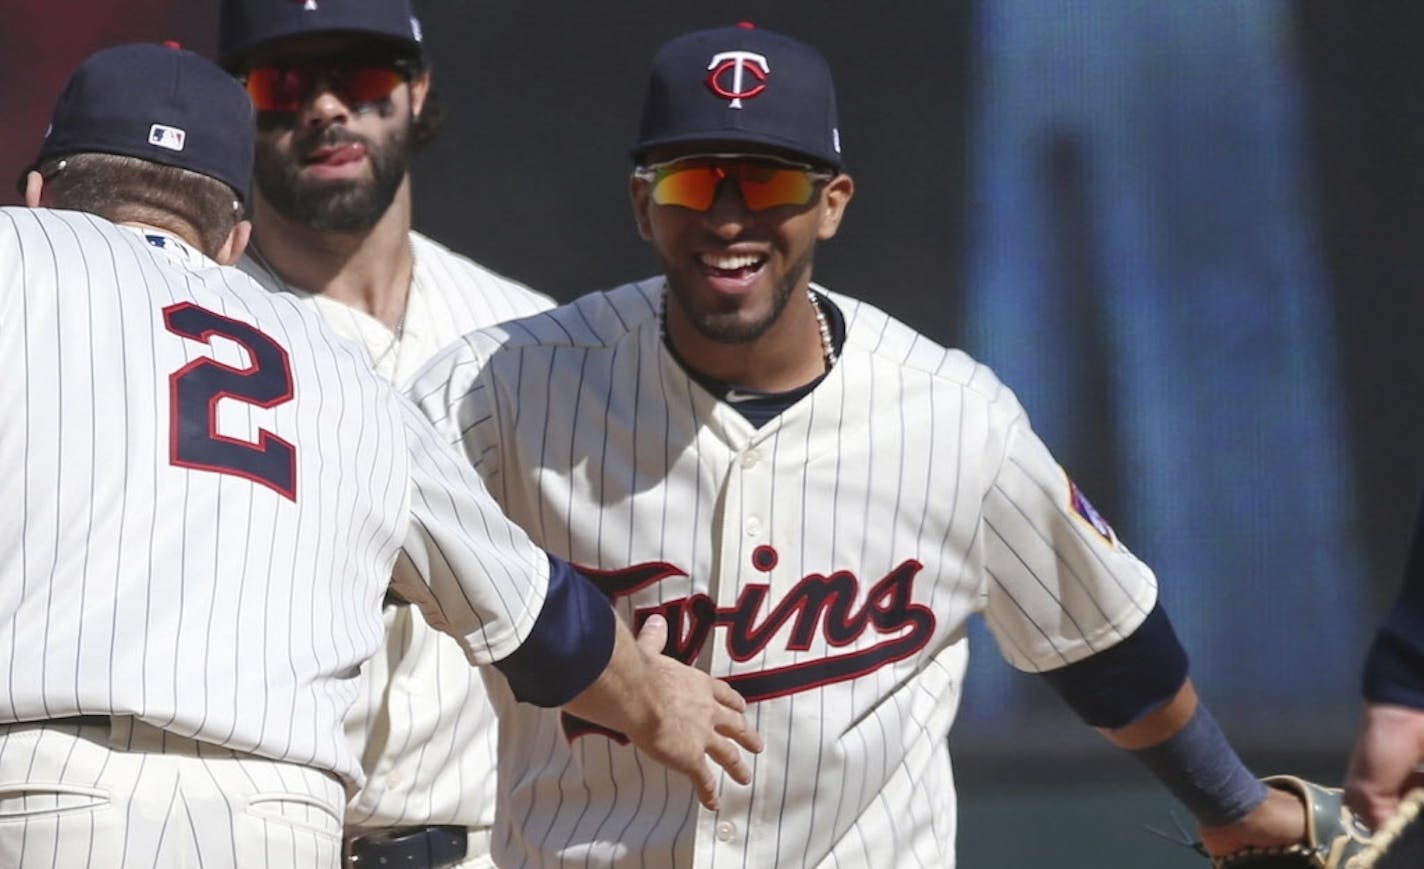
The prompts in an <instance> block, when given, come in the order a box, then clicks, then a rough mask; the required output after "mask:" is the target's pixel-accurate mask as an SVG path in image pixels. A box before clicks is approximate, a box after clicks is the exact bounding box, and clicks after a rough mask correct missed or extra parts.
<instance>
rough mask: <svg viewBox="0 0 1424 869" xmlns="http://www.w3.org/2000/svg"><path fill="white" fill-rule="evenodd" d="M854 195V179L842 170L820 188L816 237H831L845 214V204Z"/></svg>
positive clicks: (847, 203)
mask: <svg viewBox="0 0 1424 869" xmlns="http://www.w3.org/2000/svg"><path fill="white" fill-rule="evenodd" d="M854 195H855V181H854V180H853V179H852V178H851V177H850V176H849V175H847V174H845V173H844V172H842V173H841V174H839V175H837V176H836V177H834V178H832V179H831V180H830V181H827V182H826V186H825V187H824V188H822V189H821V204H820V205H819V206H818V208H819V209H820V211H821V222H820V225H819V226H818V227H817V229H816V237H817V238H819V239H821V240H822V241H824V240H826V239H828V238H831V237H832V236H834V235H835V234H836V230H838V229H840V226H841V218H842V217H844V216H845V210H846V206H847V205H849V204H850V199H851V197H852V196H854Z"/></svg>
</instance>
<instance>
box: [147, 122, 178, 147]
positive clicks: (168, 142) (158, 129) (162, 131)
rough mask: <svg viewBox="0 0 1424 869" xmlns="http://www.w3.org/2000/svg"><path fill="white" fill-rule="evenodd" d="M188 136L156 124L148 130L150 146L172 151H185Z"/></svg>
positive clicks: (173, 128)
mask: <svg viewBox="0 0 1424 869" xmlns="http://www.w3.org/2000/svg"><path fill="white" fill-rule="evenodd" d="M187 136H188V134H187V133H185V132H183V131H182V130H180V129H178V128H177V127H170V126H167V125H165V124H154V125H153V126H152V127H149V129H148V144H150V145H157V146H158V147H160V148H167V149H168V150H170V151H181V150H183V140H184V139H185V138H187Z"/></svg>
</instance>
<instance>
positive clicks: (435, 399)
mask: <svg viewBox="0 0 1424 869" xmlns="http://www.w3.org/2000/svg"><path fill="white" fill-rule="evenodd" d="M661 292H662V281H661V279H658V280H651V281H646V282H643V283H641V284H634V285H628V286H625V287H621V288H619V289H617V290H614V291H612V292H610V293H606V294H595V295H592V296H588V297H585V298H583V299H581V300H579V301H578V302H575V303H574V304H573V305H571V306H567V307H563V308H558V309H555V311H554V312H552V313H548V314H543V315H539V316H536V317H532V318H529V319H525V320H521V321H516V322H514V323H508V324H505V325H504V326H502V327H497V328H495V329H491V330H487V331H486V332H484V333H481V334H478V335H474V336H471V337H470V338H469V339H467V340H466V341H465V342H463V343H462V344H460V345H457V346H455V347H452V348H450V349H449V350H447V351H446V352H443V353H442V354H441V355H439V356H437V357H436V359H435V360H434V361H433V363H432V366H431V367H430V368H429V369H428V370H427V371H426V372H424V373H422V374H421V375H419V376H418V377H417V380H416V383H415V384H414V386H413V389H412V395H413V397H415V398H416V399H417V403H418V404H420V405H421V406H422V408H423V409H425V410H426V412H427V413H428V414H430V415H431V416H432V419H434V420H435V421H436V424H437V428H439V429H441V430H442V431H443V432H444V433H446V435H447V436H448V437H449V438H450V439H451V440H452V441H461V442H463V444H464V447H465V449H466V452H467V455H468V456H469V457H470V458H471V459H472V461H474V462H475V463H476V464H477V466H478V467H479V468H480V471H481V474H482V476H484V477H485V478H486V481H487V482H488V483H489V485H490V489H491V492H492V493H493V494H494V495H495V497H496V498H497V499H498V500H499V501H500V502H501V503H502V504H503V505H504V506H505V508H506V509H507V510H508V511H509V513H510V515H511V516H512V517H513V518H514V519H515V520H516V521H517V522H519V523H520V524H521V525H523V526H524V527H525V528H526V529H528V530H529V532H530V534H531V535H532V536H533V537H534V539H535V540H537V541H539V542H540V543H541V544H542V545H544V546H545V547H546V548H547V549H549V550H550V551H551V552H553V553H555V554H558V555H561V556H564V557H566V558H568V559H569V560H571V561H573V562H574V563H576V564H578V565H582V566H584V567H586V568H592V569H594V572H595V576H596V578H597V580H598V581H599V582H600V585H601V587H602V588H603V590H604V591H605V593H607V594H608V595H609V596H610V597H611V598H612V599H614V600H615V601H616V603H617V606H618V608H619V609H620V610H621V612H622V614H623V615H624V616H625V617H627V618H629V619H630V621H634V622H637V621H638V620H640V619H641V618H643V617H645V616H646V615H648V614H649V613H653V612H658V613H663V614H665V615H667V616H668V618H669V621H670V624H671V625H672V636H673V637H674V640H673V646H674V649H673V651H674V653H675V654H677V655H679V656H680V657H682V658H683V659H685V660H691V661H695V662H696V665H697V666H699V667H701V668H703V669H705V670H707V671H708V672H710V673H712V674H713V675H716V676H720V677H724V678H727V679H729V680H730V681H731V682H732V684H734V685H735V686H736V687H737V688H738V690H740V691H741V692H742V693H743V694H744V695H745V696H746V697H747V698H748V699H749V700H750V701H751V710H750V716H751V720H752V722H753V723H754V724H755V726H756V727H757V729H758V730H759V731H760V732H761V733H762V735H763V736H764V737H765V738H766V744H767V748H766V751H765V752H764V753H763V754H761V755H759V756H757V757H756V758H755V760H754V768H755V773H754V775H755V780H754V783H753V784H752V786H751V787H750V788H742V787H739V786H737V785H736V784H735V783H732V782H731V781H730V780H727V779H725V778H724V780H723V789H722V807H721V809H720V810H719V811H717V812H715V813H714V812H709V811H706V810H704V809H702V808H700V807H699V806H698V805H697V803H696V801H695V800H694V798H693V795H692V794H691V792H690V790H689V787H688V785H687V783H686V782H685V781H683V780H682V779H679V778H678V777H676V776H673V775H669V774H668V773H666V772H664V771H663V770H661V769H659V768H658V767H657V766H656V765H655V764H653V763H652V762H651V761H649V760H648V759H647V758H646V757H644V756H642V755H641V754H640V753H639V752H638V751H637V750H635V749H632V748H630V747H628V746H626V745H620V744H618V743H617V742H615V741H614V740H612V739H609V738H607V737H605V736H603V735H598V734H596V733H591V732H588V731H587V729H586V728H583V727H581V726H580V725H579V723H578V722H575V721H573V720H571V719H568V718H564V717H562V716H561V715H560V714H559V713H557V712H545V711H542V710H537V709H534V708H532V707H529V706H527V705H523V704H517V703H514V702H513V701H512V698H511V696H510V693H509V691H508V689H507V688H505V687H502V686H498V685H495V682H496V681H497V680H491V683H492V688H491V696H492V697H493V698H494V701H495V705H496V708H498V709H499V711H500V717H501V725H500V726H501V730H500V740H501V741H500V764H501V766H500V801H501V802H500V806H501V812H502V814H501V818H500V820H499V821H498V822H497V827H496V831H495V844H494V855H495V857H496V859H497V860H498V861H499V862H500V865H508V866H525V865H539V866H555V865H564V864H565V863H568V864H574V865H580V866H620V867H623V866H628V867H632V866H680V867H693V866H695V867H724V866H725V867H729V866H736V867H750V866H757V867H760V866H777V867H786V866H802V865H806V866H842V867H844V866H894V867H897V869H898V867H912V866H921V867H935V869H942V867H946V866H952V865H953V862H954V857H953V841H954V835H955V792H954V783H953V780H952V775H951V770H950V758H949V754H948V749H947V746H946V739H945V737H946V734H947V732H948V730H949V727H950V723H951V721H952V719H953V717H954V714H955V711H956V706H957V704H958V701H959V697H960V692H961V687H962V679H963V676H964V672H965V663H966V655H967V650H966V647H965V623H966V620H967V619H968V618H969V617H970V616H971V615H972V614H975V613H982V614H983V615H984V616H985V617H986V619H987V622H988V624H989V625H990V626H991V628H992V629H993V632H994V634H995V635H996V637H997V639H998V644H999V646H1000V649H1001V651H1002V653H1003V654H1004V655H1005V657H1007V659H1008V660H1009V661H1010V662H1011V663H1012V664H1013V665H1014V666H1016V667H1019V668H1022V669H1025V670H1043V669H1048V668H1054V667H1058V666H1061V665H1063V664H1066V663H1069V662H1072V661H1075V660H1078V659H1081V658H1083V657H1085V656H1088V655H1090V654H1092V653H1093V652H1094V651H1095V650H1100V649H1103V648H1105V647H1107V646H1110V645H1112V644H1114V643H1115V642H1117V641H1119V640H1121V639H1122V638H1124V637H1125V636H1127V635H1128V634H1129V633H1131V632H1132V631H1133V630H1134V629H1135V628H1136V627H1137V625H1138V624H1140V623H1141V621H1142V620H1143V619H1144V618H1145V617H1146V615H1147V613H1148V612H1149V611H1150V610H1151V608H1152V606H1153V604H1154V601H1155V598H1156V580H1155V578H1154V577H1153V575H1152V573H1151V571H1150V570H1148V568H1147V567H1146V566H1144V565H1143V564H1142V563H1141V562H1139V561H1138V560H1137V559H1136V558H1135V557H1134V556H1133V555H1132V554H1131V553H1130V552H1128V550H1127V549H1125V548H1124V547H1123V546H1122V545H1121V544H1120V543H1119V542H1118V541H1117V540H1116V539H1115V538H1114V537H1113V535H1112V532H1111V529H1110V528H1108V527H1107V526H1106V524H1105V523H1102V522H1101V520H1100V519H1098V518H1097V516H1096V514H1095V513H1093V512H1092V509H1091V507H1089V506H1088V505H1087V503H1086V501H1084V500H1082V498H1081V496H1080V495H1078V494H1077V493H1076V490H1073V489H1072V487H1071V484H1070V483H1069V482H1068V480H1067V478H1066V476H1065V475H1064V472H1063V471H1062V470H1061V469H1060V467H1059V466H1058V464H1057V463H1056V462H1055V461H1054V460H1053V458H1052V457H1051V456H1050V455H1049V453H1048V451H1047V450H1046V449H1045V448H1044V446H1043V444H1042V443H1041V442H1040V441H1039V439H1038V438H1037V437H1036V436H1035V435H1034V433H1033V431H1032V430H1031V428H1030V426H1029V423H1028V420H1027V419H1026V418H1025V416H1024V413H1023V411H1022V409H1021V408H1020V406H1019V404H1018V402H1017V401H1016V399H1015V398H1014V396H1013V395H1012V394H1011V393H1010V391H1009V390H1008V389H1007V388H1005V387H1004V386H1003V385H1002V384H1001V383H1000V382H999V381H998V380H997V379H996V378H995V377H994V375H993V374H992V373H991V372H990V371H989V370H988V369H987V368H985V367H983V366H981V365H979V364H977V363H975V362H974V361H972V360H971V359H970V358H969V357H967V356H966V355H964V354H963V353H961V352H958V351H953V350H945V349H944V348H941V347H939V346H937V345H936V344H934V343H933V342H931V341H929V340H928V339H926V338H924V337H923V336H920V335H918V334H916V333H915V332H913V331H912V330H910V329H909V328H908V327H906V326H905V325H903V324H901V323H899V322H896V321H894V320H892V319H890V318H889V317H887V316H886V315H885V314H884V313H882V312H880V311H878V310H876V309H874V308H872V307H870V306H868V305H865V304H862V303H859V302H856V301H854V300H852V299H849V298H846V297H843V296H838V295H831V296H830V298H832V299H833V300H834V302H835V304H836V305H837V306H838V307H839V308H840V309H841V311H842V312H843V313H844V315H845V319H846V321H847V331H848V334H847V338H846V342H845V347H844V352H843V353H842V355H841V358H840V361H839V362H838V363H837V365H836V366H835V368H834V369H833V370H832V371H831V373H830V374H829V375H828V376H827V378H826V379H825V380H824V381H823V382H822V383H821V384H820V385H819V386H817V388H816V389H815V390H814V391H813V392H812V393H811V394H810V395H809V396H807V397H806V398H804V399H803V400H801V401H800V402H798V403H797V404H795V405H794V406H792V407H791V408H789V409H788V410H787V411H785V412H784V413H783V414H782V415H781V416H780V417H778V418H777V419H775V420H773V421H771V422H770V423H768V424H767V425H765V426H764V427H762V428H761V429H759V430H758V429H754V428H753V427H752V426H751V425H750V424H749V423H748V422H747V421H746V420H745V419H743V417H742V416H741V415H740V414H738V413H737V412H736V411H735V410H734V409H733V408H731V407H730V406H728V405H726V404H722V403H719V402H718V401H716V400H715V399H714V398H713V397H712V396H711V395H709V394H708V393H707V392H706V391H705V390H703V389H702V388H701V387H700V386H698V385H696V384H695V382H693V381H692V380H690V379H689V378H688V376H687V374H686V373H685V372H684V371H683V370H682V368H680V367H679V365H678V363H677V362H676V361H675V360H674V359H672V358H671V357H670V356H669V354H668V353H667V351H666V350H665V349H664V347H663V345H662V343H661V341H660V338H659V325H658V317H657V308H658V300H659V296H660V294H661Z"/></svg>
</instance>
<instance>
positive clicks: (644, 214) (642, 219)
mask: <svg viewBox="0 0 1424 869" xmlns="http://www.w3.org/2000/svg"><path fill="white" fill-rule="evenodd" d="M650 190H651V187H650V186H649V184H648V182H647V181H644V180H643V179H642V178H639V177H638V176H636V175H629V176H628V199H629V201H631V202H632V204H633V220H634V221H635V222H636V223H637V224H638V235H639V236H641V237H642V238H643V240H645V241H652V240H653V226H652V223H651V222H650V221H649V219H648V207H649V206H650V205H651V203H652V201H653V200H652V197H651V196H650V195H649V191H650Z"/></svg>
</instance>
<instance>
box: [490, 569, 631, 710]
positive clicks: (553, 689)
mask: <svg viewBox="0 0 1424 869" xmlns="http://www.w3.org/2000/svg"><path fill="white" fill-rule="evenodd" d="M616 618H617V616H615V615H614V613H613V607H612V606H610V605H609V603H608V598H606V597H604V596H603V593H602V592H600V591H599V590H598V588H597V587H596V586H594V584H593V583H591V582H589V581H588V579H586V578H585V577H584V576H583V574H581V573H579V572H578V571H577V570H575V569H574V568H573V566H572V565H570V564H569V563H568V562H567V561H563V560H561V559H558V558H555V557H554V556H552V555H551V556H549V592H548V595H547V596H546V597H545V598H544V608H543V609H541V610H540V611H539V617H538V618H537V619H535V621H534V628H533V629H532V630H531V631H530V632H529V637H528V638H527V639H525V641H524V644H523V645H521V646H520V647H519V648H517V649H515V650H514V653H513V654H511V655H509V656H508V657H506V658H504V659H503V660H500V661H495V663H494V666H495V668H496V669H498V670H499V671H500V672H501V673H503V674H504V677H505V678H506V679H508V680H509V687H510V688H511V689H512V690H513V691H514V696H515V698H516V699H518V700H520V701H522V702H524V703H533V704H534V705H535V706H546V707H548V706H561V705H563V704H564V703H567V702H568V701H570V700H572V699H573V698H574V697H576V696H578V695H579V694H580V693H582V692H583V690H584V689H585V688H587V687H588V686H589V685H592V684H593V682H594V680H595V679H597V678H598V677H599V676H600V675H601V674H602V673H603V670H604V668H605V667H607V666H608V660H609V658H611V657H612V656H613V639H614V626H615V621H614V620H615V619H616Z"/></svg>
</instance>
